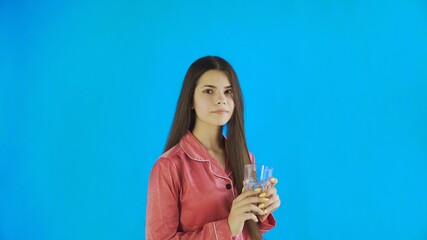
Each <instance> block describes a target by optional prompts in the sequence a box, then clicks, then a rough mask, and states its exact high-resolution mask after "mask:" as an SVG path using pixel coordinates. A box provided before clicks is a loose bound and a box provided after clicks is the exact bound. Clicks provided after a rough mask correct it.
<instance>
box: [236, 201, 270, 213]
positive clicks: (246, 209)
mask: <svg viewBox="0 0 427 240" xmlns="http://www.w3.org/2000/svg"><path fill="white" fill-rule="evenodd" d="M236 211H238V212H239V213H241V214H244V213H258V214H260V215H262V214H263V213H264V211H263V210H261V208H259V207H257V206H256V205H254V204H246V205H244V206H241V207H238V208H237V209H236Z"/></svg>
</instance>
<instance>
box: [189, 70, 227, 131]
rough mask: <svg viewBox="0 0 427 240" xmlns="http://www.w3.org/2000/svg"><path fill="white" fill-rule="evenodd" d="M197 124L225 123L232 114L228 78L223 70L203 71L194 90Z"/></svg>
mask: <svg viewBox="0 0 427 240" xmlns="http://www.w3.org/2000/svg"><path fill="white" fill-rule="evenodd" d="M193 102H194V105H193V108H194V109H195V111H196V123H197V124H201V123H203V124H209V125H214V126H223V125H225V124H226V123H227V122H228V121H229V120H230V118H231V116H232V115H233V111H234V100H233V89H232V88H231V84H230V80H229V79H228V77H227V75H226V74H225V73H224V72H221V71H218V70H209V71H207V72H205V73H204V74H203V75H202V76H201V77H200V78H199V81H198V83H197V86H196V89H195V90H194V99H193Z"/></svg>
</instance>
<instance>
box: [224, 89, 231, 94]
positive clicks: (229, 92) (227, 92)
mask: <svg viewBox="0 0 427 240" xmlns="http://www.w3.org/2000/svg"><path fill="white" fill-rule="evenodd" d="M225 94H233V90H231V89H230V90H227V91H225Z"/></svg>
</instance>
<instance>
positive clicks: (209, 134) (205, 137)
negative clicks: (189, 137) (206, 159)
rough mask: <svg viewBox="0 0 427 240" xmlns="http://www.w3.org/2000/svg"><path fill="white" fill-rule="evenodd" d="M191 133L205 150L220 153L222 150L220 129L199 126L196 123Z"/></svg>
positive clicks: (222, 140) (222, 142)
mask: <svg viewBox="0 0 427 240" xmlns="http://www.w3.org/2000/svg"><path fill="white" fill-rule="evenodd" d="M192 133H193V135H194V136H195V137H196V138H197V140H199V142H200V143H201V144H202V145H203V146H204V147H205V148H206V149H207V150H211V151H220V150H222V149H223V148H224V139H223V137H222V127H217V126H201V124H197V123H196V124H195V126H194V128H193V131H192Z"/></svg>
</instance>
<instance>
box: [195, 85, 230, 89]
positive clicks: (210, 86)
mask: <svg viewBox="0 0 427 240" xmlns="http://www.w3.org/2000/svg"><path fill="white" fill-rule="evenodd" d="M207 87H209V88H215V89H216V88H217V87H216V86H214V85H205V86H203V87H202V88H207ZM224 88H227V89H228V88H232V87H231V86H225V87H224Z"/></svg>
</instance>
